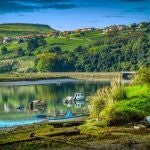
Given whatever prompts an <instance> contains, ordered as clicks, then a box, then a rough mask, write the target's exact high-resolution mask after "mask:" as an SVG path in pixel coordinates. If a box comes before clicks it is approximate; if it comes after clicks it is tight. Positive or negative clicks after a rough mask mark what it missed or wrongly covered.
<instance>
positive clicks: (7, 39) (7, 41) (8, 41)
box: [3, 37, 14, 44]
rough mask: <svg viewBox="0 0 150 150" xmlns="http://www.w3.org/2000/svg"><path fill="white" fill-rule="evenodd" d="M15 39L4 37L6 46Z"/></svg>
mask: <svg viewBox="0 0 150 150" xmlns="http://www.w3.org/2000/svg"><path fill="white" fill-rule="evenodd" d="M13 40H14V39H13V38H12V37H4V39H3V43H4V44H5V43H10V42H12V41H13Z"/></svg>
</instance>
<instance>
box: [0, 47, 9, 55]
mask: <svg viewBox="0 0 150 150" xmlns="http://www.w3.org/2000/svg"><path fill="white" fill-rule="evenodd" d="M7 52H8V50H7V47H5V46H3V47H2V48H1V54H6V53H7Z"/></svg>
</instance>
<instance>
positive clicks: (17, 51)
mask: <svg viewBox="0 0 150 150" xmlns="http://www.w3.org/2000/svg"><path fill="white" fill-rule="evenodd" d="M16 53H17V56H24V55H25V53H24V51H23V49H22V48H21V47H19V48H17V50H16Z"/></svg>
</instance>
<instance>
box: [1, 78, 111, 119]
mask: <svg viewBox="0 0 150 150" xmlns="http://www.w3.org/2000/svg"><path fill="white" fill-rule="evenodd" d="M106 84H109V83H102V82H81V81H72V82H70V81H69V82H67V80H66V81H65V82H64V81H63V82H61V80H60V81H59V82H58V81H57V82H55V83H54V82H52V83H49V84H43V85H42V84H41V83H40V84H39V85H38V84H35V85H31V84H29V85H13V84H12V83H11V85H7V86H6V85H5V86H4V85H2V84H1V83H0V120H4V119H5V120H7V119H8V120H13V119H22V118H23V119H24V118H28V117H31V116H33V115H35V114H37V113H39V112H42V113H45V114H47V115H48V116H58V115H64V114H65V113H66V112H67V111H68V110H69V111H71V112H72V113H73V114H81V113H83V112H86V111H87V109H86V103H85V101H80V102H76V103H73V104H64V103H63V99H64V98H65V97H67V96H69V95H74V93H76V92H79V93H83V94H84V95H85V97H87V96H89V95H90V94H92V93H94V92H95V91H96V90H97V89H99V88H101V87H103V86H105V85H106ZM34 100H41V101H43V102H44V104H45V107H44V108H41V107H40V105H38V106H36V107H35V106H34V108H32V109H31V103H32V102H33V101H34Z"/></svg>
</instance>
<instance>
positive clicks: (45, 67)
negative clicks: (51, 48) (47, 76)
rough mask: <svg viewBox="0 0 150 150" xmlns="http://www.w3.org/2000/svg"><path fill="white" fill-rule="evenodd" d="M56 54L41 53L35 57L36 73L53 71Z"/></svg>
mask: <svg viewBox="0 0 150 150" xmlns="http://www.w3.org/2000/svg"><path fill="white" fill-rule="evenodd" d="M56 59H57V57H56V54H55V53H43V54H40V55H38V56H37V60H36V62H35V67H36V69H37V70H38V71H42V72H46V71H55V65H56Z"/></svg>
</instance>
